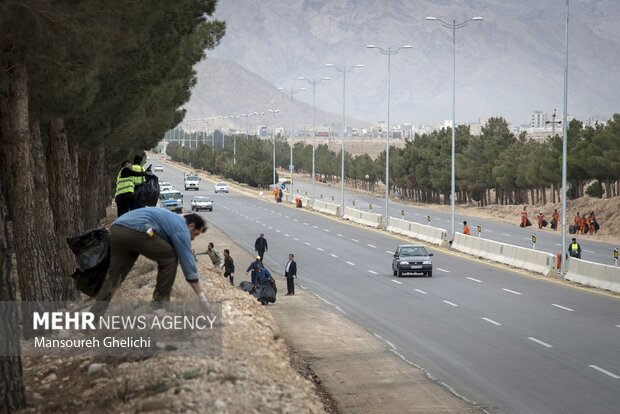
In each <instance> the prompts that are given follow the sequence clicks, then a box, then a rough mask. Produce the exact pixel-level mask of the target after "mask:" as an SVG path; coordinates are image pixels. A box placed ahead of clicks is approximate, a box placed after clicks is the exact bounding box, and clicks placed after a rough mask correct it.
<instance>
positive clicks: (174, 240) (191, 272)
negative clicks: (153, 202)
mask: <svg viewBox="0 0 620 414" xmlns="http://www.w3.org/2000/svg"><path fill="white" fill-rule="evenodd" d="M206 231H207V224H206V223H205V221H204V219H203V218H202V217H201V216H200V215H198V214H195V213H192V214H187V215H185V216H183V217H181V216H179V215H178V214H175V213H172V212H171V211H168V210H166V209H163V208H141V209H137V210H132V211H130V212H128V213H125V214H123V216H121V217H119V218H118V219H116V220H115V221H114V222H113V223H112V226H111V227H110V267H109V269H108V274H107V276H106V279H105V280H104V282H103V286H102V287H101V290H100V291H99V293H98V294H97V298H96V300H97V303H96V304H95V305H94V306H93V307H92V309H91V311H92V312H93V313H95V314H97V315H102V314H103V313H105V311H106V310H107V308H108V304H109V301H110V300H111V299H112V296H113V295H114V292H115V291H116V289H118V288H119V287H120V286H121V284H122V283H123V281H124V280H125V277H126V276H127V274H128V273H129V271H130V270H131V268H132V267H133V265H134V264H135V263H136V260H138V257H139V256H140V255H144V256H146V257H148V258H149V259H151V260H154V261H156V262H157V284H156V286H155V292H153V306H154V307H160V306H161V302H163V301H169V300H170V292H171V291H172V285H173V284H174V279H175V278H176V273H177V265H178V264H179V263H180V264H181V269H183V273H184V275H185V280H186V281H187V282H188V283H189V284H190V286H191V287H192V289H193V290H194V292H195V293H196V295H197V296H198V298H199V300H200V301H201V302H203V303H204V304H205V306H207V307H208V304H207V298H206V296H205V294H204V292H203V291H202V289H201V287H200V282H199V277H198V271H197V270H196V259H195V258H194V255H193V254H192V240H194V239H195V238H196V237H197V236H199V235H201V234H202V233H204V232H206Z"/></svg>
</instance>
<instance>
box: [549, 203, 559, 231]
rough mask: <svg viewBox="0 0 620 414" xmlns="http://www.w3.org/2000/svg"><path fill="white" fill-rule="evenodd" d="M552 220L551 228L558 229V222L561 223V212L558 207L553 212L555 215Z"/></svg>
mask: <svg viewBox="0 0 620 414" xmlns="http://www.w3.org/2000/svg"><path fill="white" fill-rule="evenodd" d="M551 217H552V220H551V228H552V229H553V230H557V229H558V224H560V213H558V209H557V208H556V209H555V211H554V212H553V216H551Z"/></svg>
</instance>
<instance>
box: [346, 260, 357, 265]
mask: <svg viewBox="0 0 620 414" xmlns="http://www.w3.org/2000/svg"><path fill="white" fill-rule="evenodd" d="M347 264H349V265H351V266H355V263H352V262H349V261H347Z"/></svg>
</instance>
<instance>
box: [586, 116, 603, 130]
mask: <svg viewBox="0 0 620 414" xmlns="http://www.w3.org/2000/svg"><path fill="white" fill-rule="evenodd" d="M607 121H609V118H607V117H604V116H600V115H591V116H589V117H587V118H586V120H585V121H584V126H589V127H593V128H594V127H595V126H596V124H599V125H605V124H607Z"/></svg>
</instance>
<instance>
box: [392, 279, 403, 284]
mask: <svg viewBox="0 0 620 414" xmlns="http://www.w3.org/2000/svg"><path fill="white" fill-rule="evenodd" d="M392 282H394V283H398V284H399V285H402V284H403V282H401V281H399V280H394V279H392Z"/></svg>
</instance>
